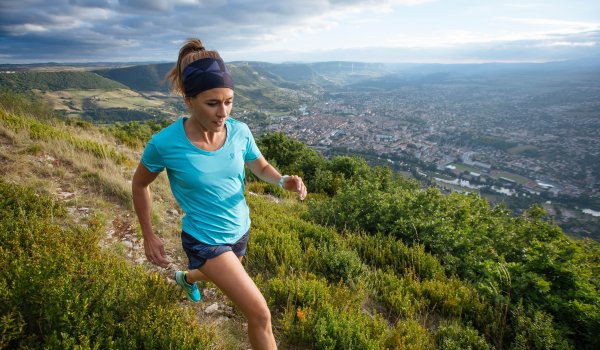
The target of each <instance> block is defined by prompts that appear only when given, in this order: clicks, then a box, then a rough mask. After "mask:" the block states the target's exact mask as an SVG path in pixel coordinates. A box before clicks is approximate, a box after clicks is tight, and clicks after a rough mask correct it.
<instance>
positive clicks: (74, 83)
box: [0, 72, 125, 92]
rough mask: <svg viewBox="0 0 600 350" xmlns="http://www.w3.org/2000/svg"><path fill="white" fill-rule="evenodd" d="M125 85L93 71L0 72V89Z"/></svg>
mask: <svg viewBox="0 0 600 350" xmlns="http://www.w3.org/2000/svg"><path fill="white" fill-rule="evenodd" d="M123 88H125V86H124V85H122V84H120V83H118V82H116V81H113V80H110V79H106V78H104V77H102V76H100V75H98V74H96V73H93V72H16V73H10V74H8V73H3V74H0V89H5V90H11V91H19V92H28V91H32V90H41V91H57V90H66V89H76V90H87V89H103V90H113V89H123Z"/></svg>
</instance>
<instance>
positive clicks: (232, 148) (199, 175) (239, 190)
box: [142, 118, 261, 245]
mask: <svg viewBox="0 0 600 350" xmlns="http://www.w3.org/2000/svg"><path fill="white" fill-rule="evenodd" d="M185 120H187V118H181V119H179V120H177V121H176V122H175V123H173V124H171V125H170V126H168V127H166V128H165V129H163V130H161V131H160V132H159V133H157V134H156V135H154V136H153V137H152V139H151V140H150V141H149V142H148V144H147V145H146V149H145V150H144V153H143V155H142V164H143V165H144V166H145V167H146V168H147V169H148V170H149V171H151V172H153V173H156V172H161V171H163V169H165V168H166V169H167V176H168V178H169V183H170V185H171V191H172V192H173V196H175V199H176V200H177V203H179V206H180V207H181V209H182V210H183V212H184V214H185V216H184V217H183V220H182V226H183V230H184V231H185V232H187V233H189V234H190V235H192V236H193V237H194V238H196V239H197V240H199V241H200V242H203V243H205V244H210V245H220V244H232V243H235V242H236V241H238V240H239V239H240V238H241V237H242V236H243V235H244V233H246V232H247V231H248V229H249V228H250V215H249V209H248V205H247V204H246V198H245V197H244V163H245V162H251V161H254V160H257V159H258V158H260V156H261V154H260V151H259V149H258V147H257V146H256V142H255V141H254V137H253V136H252V133H251V132H250V129H249V128H248V126H247V125H246V124H244V123H242V122H240V121H237V120H235V119H232V118H227V120H226V122H225V127H226V128H227V139H226V140H225V143H224V144H223V146H222V147H221V148H219V149H218V150H216V151H214V152H208V151H205V150H203V149H200V148H198V147H197V146H195V145H194V144H193V143H192V142H191V141H190V140H189V139H188V138H187V136H186V135H185V130H184V128H183V123H184V122H185Z"/></svg>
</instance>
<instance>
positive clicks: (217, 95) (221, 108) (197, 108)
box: [184, 88, 233, 132]
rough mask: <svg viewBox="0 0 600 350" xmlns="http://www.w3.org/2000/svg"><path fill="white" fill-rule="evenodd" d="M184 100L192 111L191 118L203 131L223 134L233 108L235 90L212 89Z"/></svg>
mask: <svg viewBox="0 0 600 350" xmlns="http://www.w3.org/2000/svg"><path fill="white" fill-rule="evenodd" d="M184 100H185V104H186V105H187V106H188V108H189V109H190V112H191V115H192V116H191V117H192V118H193V119H194V121H195V122H196V123H199V125H200V126H201V127H202V129H203V131H210V132H221V131H223V128H224V127H225V120H226V119H227V117H228V116H229V114H230V113H231V108H232V107H233V90H232V89H229V88H215V89H210V90H206V91H203V92H201V93H199V94H198V95H196V96H194V97H186V98H185V99H184Z"/></svg>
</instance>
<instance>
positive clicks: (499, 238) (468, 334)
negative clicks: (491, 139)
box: [0, 94, 600, 350]
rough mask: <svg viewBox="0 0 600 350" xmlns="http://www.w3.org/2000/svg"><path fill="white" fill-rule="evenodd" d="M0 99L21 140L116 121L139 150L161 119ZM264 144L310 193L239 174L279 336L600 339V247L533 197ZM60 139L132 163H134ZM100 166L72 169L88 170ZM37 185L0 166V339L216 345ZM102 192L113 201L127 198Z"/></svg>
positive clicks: (465, 341)
mask: <svg viewBox="0 0 600 350" xmlns="http://www.w3.org/2000/svg"><path fill="white" fill-rule="evenodd" d="M1 97H2V99H1V101H2V106H3V109H2V110H0V111H2V113H1V114H0V126H2V127H3V128H4V129H3V130H7V131H6V132H7V133H8V132H14V133H23V135H25V133H26V135H27V137H29V138H31V140H34V141H35V140H38V142H39V144H38V145H37V146H35V145H29V146H27V147H28V148H27V149H30V152H39V151H40V149H44V147H45V146H44V145H46V143H44V142H50V141H48V140H52V138H61V139H62V138H64V139H65V140H67V139H68V137H67V134H69V135H70V134H72V133H61V132H60V131H61V130H63V129H64V130H69V128H71V127H77V128H78V130H79V134H78V135H76V136H72V137H74V138H75V137H76V139H77V140H80V139H81V140H84V139H90V140H91V139H93V138H91V137H88V136H86V135H90V134H99V135H106V136H107V137H112V139H113V140H115V141H114V142H116V143H117V144H114V145H113V146H111V147H112V148H110V149H114V150H115V151H116V150H119V151H116V152H122V154H124V155H127V157H126V158H127V159H132V157H131V156H130V155H131V154H136V152H138V153H139V150H140V148H141V146H142V145H143V144H144V143H145V142H146V141H147V139H148V138H149V137H150V135H151V134H152V133H153V132H155V131H156V130H158V129H159V128H161V127H162V126H163V125H159V124H138V123H130V124H118V125H115V126H113V127H110V128H105V129H104V131H103V132H102V133H100V132H98V129H97V127H95V126H92V125H90V124H86V123H81V125H79V126H73V125H67V124H65V123H64V122H60V121H57V120H56V119H53V118H52V117H51V116H48V117H43V116H40V118H38V119H35V118H34V119H32V118H30V117H31V114H30V113H25V112H24V111H26V110H39V111H44V107H39V106H38V104H36V103H30V102H29V101H28V100H26V99H21V100H19V97H18V96H14V95H10V94H5V95H2V96H1ZM11 99H12V100H11ZM44 115H47V114H44ZM36 123H39V124H40V125H39V126H34V125H37V124H36ZM71 123H73V122H71ZM32 130H33V132H32ZM40 130H41V131H40ZM38 134H39V135H42V136H41V138H39V139H36V137H37V136H36V135H38ZM43 135H46V136H43ZM74 140H75V139H74ZM52 142H54V141H52ZM96 142H97V143H99V144H102V145H104V143H101V142H98V141H96ZM258 143H259V145H260V147H261V150H262V152H263V154H264V155H265V156H266V157H267V159H269V160H270V161H271V162H272V163H273V164H276V166H277V167H278V168H280V169H281V170H282V172H284V173H289V174H291V173H297V174H300V175H301V176H303V177H304V179H305V181H306V183H307V186H308V187H309V191H310V193H309V197H308V200H307V202H306V203H300V202H298V201H297V200H296V199H295V197H294V196H293V194H290V193H284V192H282V190H281V189H279V188H277V187H276V186H271V185H267V184H264V183H261V182H258V181H255V180H256V179H254V178H253V177H251V176H249V177H248V180H247V181H248V184H247V189H248V196H247V197H248V202H249V204H250V206H251V215H252V234H251V241H250V244H249V247H248V252H247V256H246V259H245V264H246V267H247V269H248V271H249V272H250V274H251V275H252V276H253V278H254V279H255V281H256V282H257V284H258V285H259V288H260V289H261V290H262V291H263V293H264V295H265V297H266V299H267V301H268V303H269V306H270V308H271V310H272V313H273V321H274V328H275V333H276V337H277V339H278V341H279V342H280V347H281V348H298V349H304V348H306V349H431V348H438V349H498V350H500V349H510V350H521V349H569V348H577V349H595V348H598V346H600V343H599V340H598V338H597V337H596V332H597V330H598V329H600V296H599V295H598V288H599V283H600V280H598V277H597V276H599V275H600V262H599V259H598V257H599V256H600V245H599V244H598V243H596V242H594V241H591V240H581V241H575V240H572V239H570V238H567V237H566V236H565V234H564V233H563V232H562V231H561V230H560V228H558V227H557V226H554V225H552V224H551V223H549V222H548V221H547V220H546V219H545V216H544V212H543V210H542V209H540V208H538V207H535V206H534V207H532V208H531V209H530V210H529V211H527V212H526V214H525V215H523V216H521V217H514V216H513V215H511V213H510V212H509V211H508V210H507V209H505V208H503V207H491V206H490V205H489V204H488V203H487V202H486V201H485V200H483V199H481V198H479V197H476V196H474V195H461V194H452V195H443V194H441V193H440V192H439V191H437V190H434V189H426V190H424V189H421V188H420V187H419V186H418V185H417V183H415V182H412V181H408V180H404V179H403V178H401V177H399V176H397V175H396V174H394V173H392V172H391V171H390V170H389V169H388V168H384V167H375V168H374V167H370V166H368V165H367V164H366V162H365V161H364V160H363V159H360V158H355V157H347V156H338V157H334V158H332V159H325V158H324V157H322V156H321V155H320V154H318V153H316V152H315V151H313V150H311V149H309V148H308V147H306V146H305V145H303V144H302V143H300V142H297V141H294V140H291V139H289V138H287V137H285V136H284V135H282V134H267V135H265V136H263V137H262V138H261V139H260V140H258ZM66 144H67V145H68V146H69V147H71V148H72V149H74V150H77V151H78V152H80V153H85V154H89V155H90V156H91V157H94V159H98V160H99V161H100V162H104V163H105V164H106V163H112V164H114V166H117V167H120V168H125V169H126V170H125V171H124V173H130V172H131V171H132V169H133V166H134V165H135V163H131V161H124V162H122V163H119V162H120V161H119V160H118V157H112V156H110V155H109V153H103V154H104V155H102V156H101V158H98V157H100V156H97V155H96V153H94V152H93V151H92V150H88V149H86V148H82V146H78V143H77V142H67V143H66ZM40 145H41V146H40ZM78 147H79V148H78ZM130 147H132V148H133V149H134V151H131V149H130ZM0 150H1V149H0ZM127 150H129V151H127ZM0 156H2V153H0ZM7 157H11V156H9V155H7ZM102 171H103V170H102V169H95V170H94V169H88V170H87V172H86V173H83V172H82V173H81V174H80V175H81V176H82V177H86V178H88V179H89V183H92V180H94V179H96V175H94V172H96V173H97V174H102ZM102 178H103V177H102V176H99V177H98V179H100V180H99V181H101V179H102ZM86 181H87V180H86ZM163 185H164V184H163ZM100 187H101V188H102V187H105V186H100ZM39 192H40V191H39V190H38V191H33V190H31V189H28V188H23V187H21V186H19V185H15V184H14V183H8V182H5V181H3V182H0V214H1V215H0V266H1V267H2V268H1V269H0V348H19V347H20V348H52V349H54V348H56V349H59V348H60V349H62V348H76V347H77V348H122V349H125V348H127V349H129V348H172V349H185V348H192V347H193V348H198V347H202V348H223V347H225V345H224V344H225V342H224V341H223V339H224V337H226V335H223V334H221V333H222V332H220V331H218V330H217V328H216V327H215V326H214V325H212V324H207V323H205V322H204V320H202V319H198V318H196V317H195V316H194V314H193V312H192V311H191V310H190V309H191V308H190V307H185V306H184V305H186V304H182V303H180V302H179V299H178V297H179V296H180V293H179V291H178V290H177V289H176V288H174V287H173V286H172V285H171V284H169V283H166V281H165V279H164V278H163V277H161V276H159V275H157V274H155V273H149V274H148V273H146V272H144V271H143V270H142V269H140V268H137V267H135V266H133V265H132V264H129V263H127V262H125V261H124V259H123V258H121V257H119V256H117V255H115V254H113V253H111V252H110V251H107V250H103V249H100V248H99V247H98V240H99V237H100V236H102V235H103V234H104V233H103V232H102V230H101V228H100V226H99V224H98V222H97V221H95V220H89V221H87V222H84V223H83V225H82V224H73V223H72V222H71V221H70V218H69V215H68V214H67V213H66V212H65V210H64V208H63V207H62V206H61V205H60V204H58V203H57V202H56V199H55V198H53V197H51V196H50V197H49V196H45V195H40V194H39ZM100 192H102V191H100ZM95 195H102V196H106V197H107V198H109V199H110V198H112V199H113V200H115V203H117V204H118V205H126V202H127V201H129V200H130V195H129V194H124V195H123V197H122V198H121V199H119V198H120V197H118V196H110V195H107V193H98V194H95ZM155 196H156V197H157V199H158V200H157V201H158V202H159V203H158V205H161V204H160V202H161V201H162V200H163V198H167V196H168V193H167V191H165V190H164V189H161V188H157V190H156V191H155ZM157 220H158V219H157ZM163 237H165V239H173V240H175V239H176V238H173V237H169V236H168V235H163ZM179 249H180V248H179ZM40 293H41V294H40ZM40 295H44V296H45V297H44V298H40V297H39V296H40ZM231 322H235V321H231ZM239 328H243V326H242V325H241V324H240V325H239ZM219 329H222V328H219ZM242 333H243V332H242ZM245 345H246V344H245V343H244V340H240V341H239V343H238V344H236V345H235V346H233V345H232V346H231V347H230V348H244V346H245Z"/></svg>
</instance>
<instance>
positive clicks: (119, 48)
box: [0, 0, 600, 64]
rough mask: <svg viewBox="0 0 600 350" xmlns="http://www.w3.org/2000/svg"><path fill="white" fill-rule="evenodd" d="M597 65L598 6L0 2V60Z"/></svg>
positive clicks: (296, 0)
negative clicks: (210, 58) (188, 51)
mask: <svg viewBox="0 0 600 350" xmlns="http://www.w3.org/2000/svg"><path fill="white" fill-rule="evenodd" d="M188 38H200V39H201V40H202V41H203V43H204V45H205V47H207V48H208V49H214V50H218V51H219V52H220V54H221V56H222V57H223V58H224V59H225V61H228V62H231V61H267V62H274V63H277V62H316V61H361V62H384V63H391V62H416V63H425V62H434V63H483V62H547V61H556V60H570V59H581V58H595V57H596V58H598V59H600V1H599V0H562V1H559V0H544V1H533V0H532V1H529V0H519V1H517V0H504V1H500V0H479V1H476V0H468V1H467V0H378V1H375V0H366V1H358V0H280V1H271V0H256V1H249V0H235V1H229V0H44V1H40V0H0V63H15V64H16V63H42V62H65V63H66V62H72V63H83V62H174V61H176V60H177V54H178V51H179V48H180V47H181V45H182V44H183V43H184V42H185V40H186V39H188Z"/></svg>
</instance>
